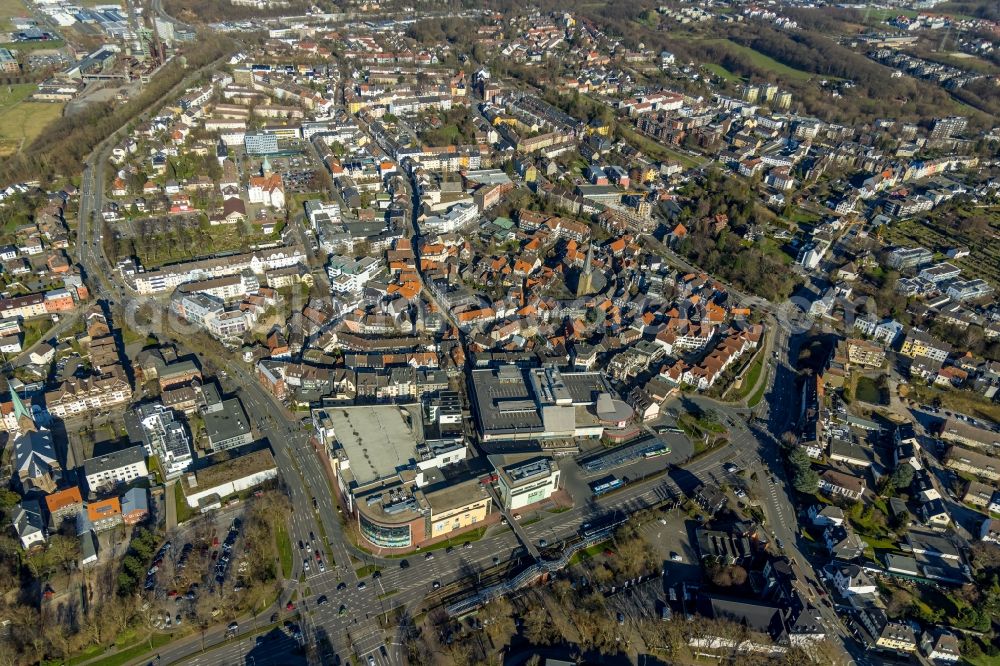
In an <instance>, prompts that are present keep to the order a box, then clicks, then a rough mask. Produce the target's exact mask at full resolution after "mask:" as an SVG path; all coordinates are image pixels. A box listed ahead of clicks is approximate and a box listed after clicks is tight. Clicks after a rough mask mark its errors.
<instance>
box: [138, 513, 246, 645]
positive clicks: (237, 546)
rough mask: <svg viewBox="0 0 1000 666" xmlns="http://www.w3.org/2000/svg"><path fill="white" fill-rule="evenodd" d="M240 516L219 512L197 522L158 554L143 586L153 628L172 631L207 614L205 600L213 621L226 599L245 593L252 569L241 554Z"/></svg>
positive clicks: (163, 547) (182, 531) (173, 538)
mask: <svg viewBox="0 0 1000 666" xmlns="http://www.w3.org/2000/svg"><path fill="white" fill-rule="evenodd" d="M241 513H242V512H240V511H235V512H234V511H229V512H220V514H219V515H213V516H211V517H210V518H209V519H207V520H200V521H195V523H194V524H192V525H188V526H185V527H183V528H182V529H179V530H177V531H176V532H175V533H174V534H173V535H172V538H171V539H170V540H168V541H167V542H165V543H164V544H163V545H162V546H161V547H160V549H159V550H158V551H157V552H156V554H155V555H154V556H153V559H152V561H151V562H150V563H149V569H148V570H147V572H146V577H145V580H144V583H143V589H144V590H145V592H146V593H147V594H148V595H149V604H150V609H151V610H150V623H151V625H152V627H153V628H155V629H170V628H171V627H174V626H177V625H179V624H183V623H184V622H185V621H188V620H190V619H192V618H194V617H195V615H197V614H198V613H199V612H205V610H206V608H205V605H202V606H201V607H199V602H200V600H201V598H202V597H204V596H207V595H211V597H212V599H213V601H212V604H213V609H210V610H212V615H213V617H214V616H215V615H217V613H216V612H215V610H214V607H215V606H218V605H221V602H222V600H223V599H224V597H225V596H226V595H227V594H228V593H231V592H239V591H240V590H241V589H243V587H244V584H243V581H242V579H241V575H242V574H244V573H245V572H246V570H247V566H248V565H247V562H246V560H245V559H244V558H243V557H242V552H241V551H242V547H243V544H242V542H241V539H240V535H241V529H240V528H241V526H242V521H241V517H240V515H239V514H241ZM230 586H231V587H230Z"/></svg>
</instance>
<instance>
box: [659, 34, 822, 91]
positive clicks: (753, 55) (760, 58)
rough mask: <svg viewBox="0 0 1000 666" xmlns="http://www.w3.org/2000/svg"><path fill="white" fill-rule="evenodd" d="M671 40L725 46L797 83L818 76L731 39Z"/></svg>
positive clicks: (686, 36) (715, 68)
mask: <svg viewBox="0 0 1000 666" xmlns="http://www.w3.org/2000/svg"><path fill="white" fill-rule="evenodd" d="M671 39H674V40H678V41H688V42H712V43H715V44H723V45H725V47H726V48H728V49H729V50H730V51H732V52H733V53H734V54H738V55H740V56H743V57H744V58H746V59H747V60H749V61H750V62H752V63H753V64H754V65H756V66H757V67H760V68H761V69H766V70H769V71H772V72H774V73H775V74H777V75H779V76H783V77H785V78H788V79H793V80H797V81H806V80H808V79H811V78H813V77H815V76H816V75H815V74H811V73H809V72H804V71H802V70H801V69H795V68H794V67H789V66H788V65H785V64H782V63H780V62H778V61H777V60H775V59H774V58H771V57H770V56H766V55H764V54H763V53H761V52H760V51H755V50H753V49H752V48H750V47H749V46H741V45H740V44H737V43H736V42H734V41H732V40H730V39H726V38H724V37H714V38H709V39H706V38H704V37H702V36H700V35H696V34H682V33H678V34H673V35H671ZM706 67H708V68H709V69H711V70H712V72H713V73H716V74H719V75H720V76H725V75H724V74H723V72H727V70H725V69H724V68H722V67H720V66H719V65H706ZM728 73H729V75H730V76H735V75H733V74H732V73H731V72H728ZM823 78H825V79H833V78H836V77H829V76H825V77H823Z"/></svg>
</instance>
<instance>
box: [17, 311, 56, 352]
mask: <svg viewBox="0 0 1000 666" xmlns="http://www.w3.org/2000/svg"><path fill="white" fill-rule="evenodd" d="M52 325H53V324H52V320H51V319H49V318H48V317H43V318H41V319H26V320H24V321H23V322H22V323H21V327H22V328H23V329H24V343H23V344H22V345H21V347H22V349H28V348H30V347H31V345H33V344H35V343H36V342H38V341H39V340H41V339H42V337H43V336H44V335H45V334H46V333H48V331H49V329H50V328H52Z"/></svg>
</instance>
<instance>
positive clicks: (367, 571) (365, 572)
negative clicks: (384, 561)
mask: <svg viewBox="0 0 1000 666" xmlns="http://www.w3.org/2000/svg"><path fill="white" fill-rule="evenodd" d="M376 571H382V567H379V566H376V565H374V564H366V565H365V566H363V567H361V568H360V569H356V570H355V571H354V573H355V574H356V575H357V577H358V578H367V577H368V576H371V575H372V574H374V573H375V572H376Z"/></svg>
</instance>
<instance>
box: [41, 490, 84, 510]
mask: <svg viewBox="0 0 1000 666" xmlns="http://www.w3.org/2000/svg"><path fill="white" fill-rule="evenodd" d="M74 504H83V497H82V496H81V495H80V489H79V488H77V487H75V486H74V487H73V488H67V489H66V490H60V491H58V492H54V493H52V494H51V495H46V496H45V506H47V507H48V509H49V513H56V512H57V511H61V510H62V509H65V508H66V507H68V506H73V505H74Z"/></svg>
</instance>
